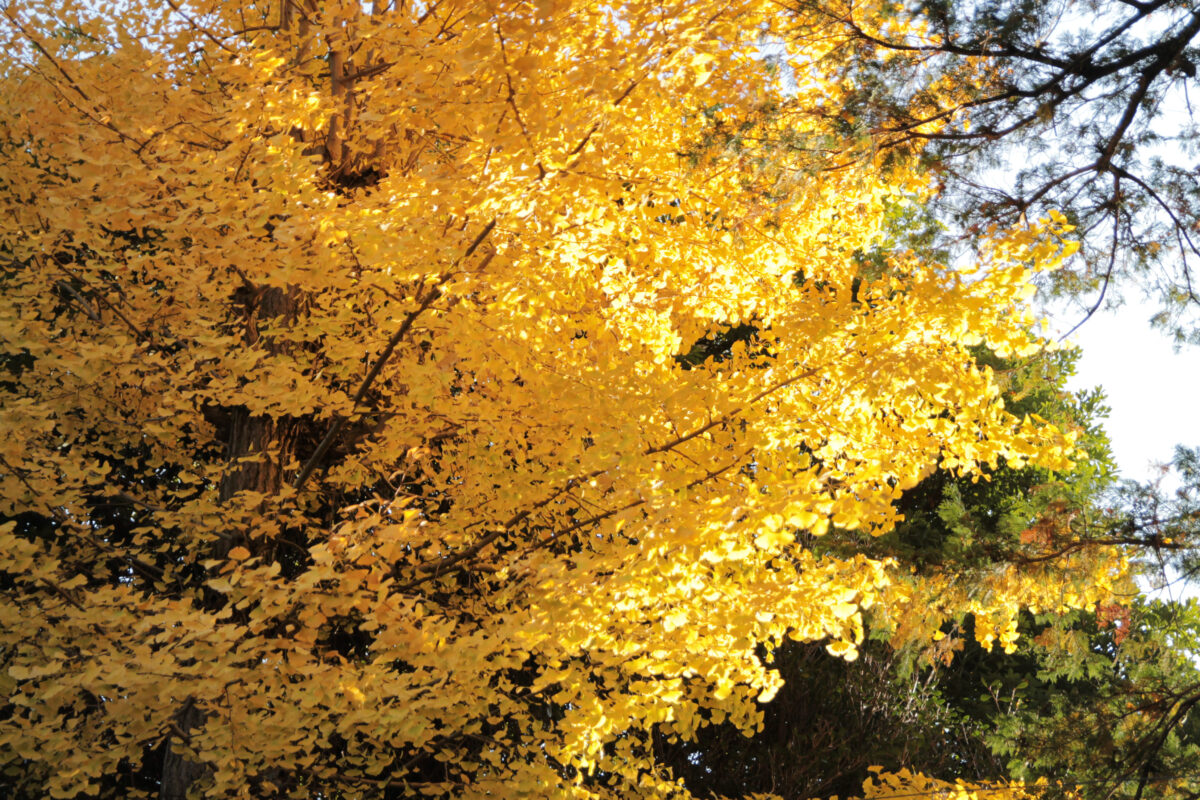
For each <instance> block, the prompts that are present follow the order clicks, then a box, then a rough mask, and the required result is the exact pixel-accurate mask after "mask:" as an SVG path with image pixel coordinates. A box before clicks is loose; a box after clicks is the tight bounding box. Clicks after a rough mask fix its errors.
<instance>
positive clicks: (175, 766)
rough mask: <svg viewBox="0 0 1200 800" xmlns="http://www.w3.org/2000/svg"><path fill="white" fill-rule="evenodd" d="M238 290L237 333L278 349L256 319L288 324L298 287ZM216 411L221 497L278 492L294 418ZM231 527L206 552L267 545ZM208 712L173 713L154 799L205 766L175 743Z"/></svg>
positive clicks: (182, 796)
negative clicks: (222, 465)
mask: <svg viewBox="0 0 1200 800" xmlns="http://www.w3.org/2000/svg"><path fill="white" fill-rule="evenodd" d="M239 294H240V295H241V297H240V298H238V299H240V300H241V301H242V303H243V304H244V307H245V312H246V313H245V328H244V333H243V337H242V339H243V341H244V342H245V344H246V346H247V347H261V348H263V349H265V350H267V351H268V352H269V353H271V354H272V355H280V354H283V353H284V352H285V351H284V348H283V347H281V346H279V345H278V344H277V343H275V342H273V341H271V340H269V339H264V338H263V337H261V336H260V334H259V331H258V323H259V321H261V320H267V319H270V320H272V321H273V322H276V323H278V322H280V321H283V322H285V324H287V325H288V326H290V325H291V324H293V323H294V322H295V321H296V317H297V315H298V313H299V310H300V302H299V297H300V294H299V292H298V291H297V290H296V289H294V288H292V287H288V288H286V289H283V288H275V287H272V288H266V289H249V288H247V289H245V290H242V291H241V292H239ZM220 416H221V417H222V418H223V420H224V425H223V428H224V430H223V431H222V434H223V438H224V440H225V459H226V462H227V463H228V464H229V469H228V471H227V472H226V473H225V476H224V478H222V480H221V485H220V487H219V489H218V497H219V498H220V501H221V502H222V503H228V502H229V501H230V500H232V499H233V498H234V497H235V496H236V495H237V494H238V492H243V491H252V492H259V493H261V494H262V495H264V496H265V497H271V496H274V495H277V494H279V491H280V490H281V489H282V488H283V485H284V482H285V480H286V478H287V476H286V475H285V472H284V466H285V465H286V464H288V463H291V462H292V461H294V460H295V457H296V444H297V437H298V433H299V430H300V425H299V422H298V420H296V419H293V418H290V417H279V418H276V417H268V416H261V415H255V414H251V413H249V411H247V410H246V409H245V408H243V407H238V408H228V409H224V410H223V412H222V413H221V414H220ZM247 456H256V458H254V459H253V460H247V461H244V462H243V461H242V459H244V458H246V457H247ZM230 533H231V534H233V535H231V536H228V537H225V538H224V539H221V540H218V541H216V542H214V543H213V545H212V549H213V552H212V554H211V555H209V556H208V557H209V558H224V557H225V556H226V555H228V553H229V551H230V550H231V549H232V548H233V547H234V546H236V545H241V546H243V547H246V548H248V549H250V550H251V552H254V551H255V549H256V547H257V548H259V549H263V548H266V547H270V545H271V542H267V541H264V540H262V539H255V538H254V537H252V536H251V535H250V531H230ZM256 555H260V553H256ZM208 604H209V605H211V603H208ZM214 610H216V609H214ZM207 717H208V714H207V713H206V712H205V711H204V709H203V708H201V707H200V705H199V704H198V703H197V701H196V700H195V698H192V697H189V698H188V699H187V700H186V701H185V702H184V703H183V705H182V706H181V707H180V709H179V710H178V711H177V712H176V713H175V716H174V718H173V720H172V723H173V725H172V730H171V732H170V734H169V735H168V736H167V741H166V745H165V747H166V752H165V753H164V755H163V764H162V782H161V784H160V786H159V800H186V798H187V794H188V790H189V789H190V788H191V787H192V785H193V784H194V783H195V782H196V781H197V780H200V779H201V778H203V777H204V775H205V773H206V772H207V771H208V769H209V767H208V765H206V764H203V763H200V762H196V761H192V760H189V759H188V758H187V757H186V756H185V755H184V754H183V753H182V752H180V749H179V748H178V744H177V743H178V742H180V740H182V741H184V742H187V741H189V740H190V738H191V736H192V734H193V733H194V732H195V731H197V730H199V729H200V728H202V727H203V725H204V723H205V720H206V719H207Z"/></svg>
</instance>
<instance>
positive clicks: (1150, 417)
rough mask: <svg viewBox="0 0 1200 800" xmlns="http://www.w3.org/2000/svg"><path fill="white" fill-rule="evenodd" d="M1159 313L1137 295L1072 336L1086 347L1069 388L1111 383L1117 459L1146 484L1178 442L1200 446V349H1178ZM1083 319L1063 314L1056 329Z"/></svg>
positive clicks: (1108, 425)
mask: <svg viewBox="0 0 1200 800" xmlns="http://www.w3.org/2000/svg"><path fill="white" fill-rule="evenodd" d="M1131 294H1132V292H1131ZM1155 310H1156V307H1155V306H1154V305H1153V304H1149V303H1143V302H1138V301H1136V300H1135V299H1134V298H1132V297H1130V298H1129V301H1128V302H1127V304H1126V305H1125V306H1123V307H1121V308H1119V309H1117V310H1116V311H1111V310H1106V311H1104V312H1097V313H1096V314H1095V315H1093V316H1092V318H1091V319H1089V320H1088V321H1087V322H1085V323H1084V324H1083V325H1082V326H1081V327H1080V329H1079V330H1078V331H1076V332H1075V334H1074V335H1073V336H1072V337H1071V338H1070V340H1068V341H1071V342H1073V343H1075V344H1078V345H1079V346H1080V347H1082V348H1083V356H1082V358H1081V359H1080V361H1079V366H1078V374H1077V375H1076V376H1075V377H1074V378H1073V379H1072V380H1071V381H1070V383H1069V384H1068V385H1069V387H1070V388H1071V389H1087V388H1091V387H1094V386H1103V387H1104V392H1105V394H1106V395H1107V397H1108V400H1107V403H1108V405H1109V406H1110V407H1111V408H1112V414H1111V415H1110V416H1109V418H1108V420H1107V421H1106V422H1105V425H1104V427H1105V429H1106V430H1107V431H1108V435H1109V437H1110V438H1111V439H1112V448H1113V456H1114V458H1115V460H1116V462H1117V465H1118V467H1119V469H1120V471H1121V477H1123V478H1128V479H1132V480H1139V481H1145V480H1150V479H1151V478H1153V477H1155V476H1156V475H1157V474H1158V473H1157V471H1156V470H1154V468H1153V466H1152V465H1153V464H1155V463H1163V462H1166V461H1169V460H1170V458H1171V454H1172V453H1173V452H1174V449H1175V445H1176V444H1182V445H1186V446H1189V447H1197V446H1200V347H1194V346H1193V347H1185V348H1183V349H1182V350H1180V351H1179V352H1178V353H1176V352H1175V351H1174V349H1173V345H1172V342H1171V340H1170V339H1169V338H1168V337H1167V335H1166V334H1164V333H1163V332H1162V331H1159V330H1155V329H1153V328H1151V327H1150V317H1151V316H1152V315H1153V314H1154V312H1155ZM1081 317H1082V312H1080V311H1074V312H1067V311H1064V312H1061V313H1058V314H1056V315H1055V316H1054V318H1052V319H1051V328H1052V329H1057V330H1059V331H1063V330H1069V329H1070V328H1071V326H1072V325H1074V324H1075V323H1076V322H1078V321H1079V319H1080V318H1081Z"/></svg>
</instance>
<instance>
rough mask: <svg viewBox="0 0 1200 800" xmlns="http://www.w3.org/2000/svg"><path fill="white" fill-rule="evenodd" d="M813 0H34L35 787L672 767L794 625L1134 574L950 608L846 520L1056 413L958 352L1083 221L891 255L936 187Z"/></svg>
mask: <svg viewBox="0 0 1200 800" xmlns="http://www.w3.org/2000/svg"><path fill="white" fill-rule="evenodd" d="M878 13H882V12H878ZM810 22H811V23H812V24H811V25H808V26H807V27H806V23H805V21H804V20H803V19H798V18H797V17H795V16H788V15H782V14H780V13H779V10H778V8H777V6H775V5H774V4H771V3H766V2H760V1H759V0H720V1H719V2H718V1H717V0H669V1H668V2H661V1H660V0H656V2H653V3H651V2H643V0H618V1H617V2H613V3H607V4H596V3H582V2H573V1H572V0H536V2H533V3H529V2H524V0H521V2H516V1H515V0H512V1H510V0H489V2H462V1H460V0H437V1H434V2H429V1H426V2H404V1H403V0H399V2H398V3H396V4H393V3H390V2H388V1H387V0H377V2H376V3H375V5H374V6H373V7H366V6H364V5H363V4H361V3H356V2H340V3H339V2H315V0H284V2H283V4H282V5H280V4H278V3H271V4H268V3H254V2H217V1H216V0H194V2H175V0H168V2H167V3H165V4H164V3H159V2H153V3H151V2H144V1H143V0H129V2H121V3H97V2H92V0H88V1H87V2H72V1H71V0H62V1H56V2H53V3H51V4H48V5H43V4H41V3H19V2H14V3H10V4H8V5H6V6H5V9H4V21H3V23H2V27H0V30H2V31H3V34H2V35H3V46H4V48H5V51H6V52H7V56H6V57H5V60H4V63H3V72H2V77H0V108H3V109H4V111H3V114H2V116H0V151H2V152H3V158H0V212H2V213H0V258H2V260H3V263H2V264H0V276H2V281H3V292H2V293H0V353H2V354H3V358H4V367H5V369H6V373H5V374H4V375H3V376H0V430H3V432H4V434H3V439H2V445H0V514H3V515H4V519H7V520H8V521H7V522H6V523H4V524H3V525H2V526H0V559H2V561H0V563H2V564H3V569H4V576H5V578H4V579H5V581H6V582H7V583H6V592H5V593H4V595H3V597H2V598H0V662H2V663H3V672H2V674H0V685H2V686H3V689H4V694H5V695H6V696H7V697H8V703H9V705H10V708H11V714H12V716H11V718H10V719H8V720H7V721H6V722H5V724H4V726H3V729H2V730H0V752H3V753H4V754H5V756H4V757H5V758H7V759H9V765H8V768H9V770H10V772H11V771H12V770H14V769H16V770H17V771H18V772H19V773H20V774H23V775H25V776H26V778H27V779H28V780H30V781H42V782H44V784H45V785H46V786H47V787H48V791H49V793H50V794H51V796H54V797H72V796H80V795H86V794H89V793H90V794H95V793H97V792H102V791H108V790H106V789H104V787H106V786H112V785H117V784H114V783H113V782H114V781H116V782H117V783H118V784H119V781H120V775H122V774H125V772H127V771H128V768H129V765H136V764H139V763H141V761H142V759H143V758H144V756H145V753H146V752H147V748H155V747H159V748H162V749H164V750H165V751H166V752H167V755H166V756H165V757H164V768H163V779H162V783H163V787H162V791H163V793H164V796H168V795H169V793H170V791H175V789H178V788H180V787H181V788H182V790H187V789H190V790H191V791H194V792H199V793H200V794H202V795H203V796H206V797H234V796H246V795H262V796H276V794H277V793H280V794H287V793H291V794H293V795H294V796H314V793H316V792H321V793H322V796H327V797H330V796H347V797H350V796H382V794H383V792H384V789H385V788H386V787H392V788H393V789H395V790H398V791H401V792H407V791H413V792H415V791H417V790H420V791H422V792H423V793H425V794H427V795H431V796H440V795H446V796H451V795H453V796H456V797H485V796H492V797H495V796H501V797H505V796H514V795H517V794H521V795H531V796H547V797H549V796H553V797H565V796H578V797H617V796H637V797H655V796H670V795H676V794H680V793H681V792H682V788H681V787H679V786H677V785H676V784H674V783H673V782H672V781H671V780H670V777H669V775H666V774H664V773H663V771H662V770H661V769H660V768H659V767H658V766H656V763H655V758H654V746H653V740H654V737H656V736H667V737H687V736H689V735H690V734H691V733H692V732H694V731H695V730H696V729H697V726H700V725H705V724H710V723H711V722H715V721H721V720H732V721H734V722H736V723H737V724H739V725H743V726H745V727H747V728H752V727H753V726H754V725H755V724H756V720H757V712H756V710H755V701H756V699H757V698H764V699H765V698H768V697H769V696H770V695H771V694H772V693H773V692H774V691H775V690H776V689H777V684H778V678H777V676H776V675H775V673H773V671H772V670H771V668H770V664H769V663H764V659H763V658H761V656H762V654H763V653H769V652H770V651H771V648H772V647H773V646H774V645H775V644H777V643H779V642H781V641H782V640H783V639H784V638H785V637H793V638H796V639H803V640H810V641H818V640H828V642H829V645H828V646H829V650H830V651H831V652H833V653H835V654H839V655H843V656H845V657H848V658H849V657H853V656H854V653H855V646H856V643H857V642H859V641H860V640H861V637H862V635H863V623H862V611H863V609H866V608H870V607H872V606H875V607H876V608H877V609H879V611H880V614H881V618H884V619H888V620H891V624H893V625H894V627H895V629H896V631H897V636H901V637H906V638H916V639H920V638H926V639H928V638H929V637H931V636H932V635H933V634H934V633H935V631H936V630H937V628H938V627H939V625H941V624H942V622H944V621H945V619H946V618H947V615H951V614H954V613H962V612H964V611H971V612H973V613H975V614H977V615H978V616H979V618H981V619H986V620H990V622H988V623H987V624H981V625H979V630H980V636H981V637H986V638H985V641H988V642H990V641H991V640H992V638H998V639H999V640H1000V641H1001V642H1002V643H1003V644H1005V645H1010V644H1011V641H1012V639H1013V637H1014V636H1015V627H1014V619H1015V614H1016V612H1017V610H1018V609H1019V608H1020V607H1022V606H1027V605H1036V606H1038V607H1041V608H1043V609H1045V608H1059V607H1065V606H1084V605H1087V604H1089V603H1092V602H1094V601H1096V600H1097V599H1099V598H1102V597H1104V596H1105V595H1106V592H1107V586H1108V585H1109V582H1110V581H1111V580H1112V579H1114V578H1115V576H1116V575H1117V573H1118V571H1119V564H1116V563H1113V562H1111V561H1107V560H1103V559H1101V558H1099V557H1097V556H1086V555H1078V556H1077V557H1076V558H1077V561H1076V562H1075V563H1074V567H1076V569H1075V570H1074V571H1073V572H1071V571H1064V570H1062V569H1061V565H1059V567H1060V568H1059V569H1058V570H1056V571H1049V570H1047V571H1046V572H1045V573H1036V574H1035V573H1033V572H1032V571H1029V570H1027V571H1025V572H1024V573H1018V572H1017V571H1015V570H1009V571H1007V572H1002V573H997V576H996V579H995V581H994V584H991V585H988V586H986V587H982V588H981V589H980V590H979V591H970V592H967V591H964V590H962V589H961V588H959V587H955V586H954V585H953V582H952V581H951V580H949V579H948V580H947V581H945V582H943V583H938V581H937V580H930V579H922V580H921V581H917V580H915V579H914V578H913V577H912V576H911V575H910V574H909V572H908V570H907V567H906V566H905V565H903V564H896V563H892V562H885V561H873V560H870V559H867V558H865V557H862V556H859V557H856V558H851V559H838V558H833V557H830V556H820V555H818V554H817V553H816V552H814V550H813V547H812V543H813V542H814V541H815V539H814V537H820V536H837V535H838V532H839V531H846V530H869V531H873V532H882V531H886V530H887V529H888V528H889V527H890V526H891V525H893V524H894V522H895V517H896V515H895V511H894V510H893V507H892V504H893V501H894V500H895V499H896V498H897V497H898V495H899V493H900V492H901V491H903V490H904V489H905V488H907V487H911V486H913V485H914V484H915V483H916V482H917V481H919V480H920V479H921V478H922V477H923V476H925V475H928V474H929V473H930V472H931V471H932V470H933V469H934V468H935V467H937V466H939V465H940V466H942V467H946V468H954V469H958V470H962V471H965V472H973V471H977V470H978V469H979V468H980V467H981V466H984V465H989V464H991V465H995V464H996V463H997V461H998V460H999V459H1001V458H1004V459H1008V460H1009V461H1011V462H1015V463H1020V462H1021V461H1024V460H1032V461H1036V462H1038V463H1041V464H1044V465H1047V466H1050V467H1056V468H1057V467H1065V466H1067V465H1068V459H1069V457H1070V455H1071V441H1072V437H1071V435H1070V434H1069V433H1067V432H1061V431H1058V430H1055V429H1054V428H1053V427H1051V426H1049V425H1046V424H1042V423H1041V422H1040V421H1038V420H1031V419H1024V420H1021V419H1015V418H1013V417H1011V416H1010V415H1009V414H1007V413H1006V412H1005V410H1004V408H1003V405H1002V403H1001V402H1000V401H999V399H998V392H997V389H996V387H995V384H994V380H993V376H992V375H991V374H990V372H989V371H988V370H986V369H982V368H980V367H979V366H977V364H976V362H975V360H974V359H973V358H972V356H971V353H970V351H969V348H970V347H971V346H974V345H976V344H979V343H986V344H987V345H988V346H989V347H991V348H993V349H994V350H996V351H999V352H1002V353H1005V352H1008V353H1023V352H1029V351H1030V350H1031V349H1033V348H1035V347H1036V346H1037V343H1036V342H1035V341H1034V340H1033V339H1032V337H1031V336H1030V334H1029V333H1028V328H1029V320H1028V318H1027V315H1026V314H1025V312H1024V311H1023V310H1022V305H1021V303H1022V301H1023V299H1024V298H1026V297H1027V296H1028V293H1029V291H1030V288H1029V279H1030V275H1031V271H1032V270H1033V269H1038V268H1044V267H1048V266H1052V265H1053V263H1054V262H1055V260H1056V259H1058V258H1060V257H1061V256H1062V255H1063V254H1064V252H1066V250H1067V246H1066V245H1064V244H1063V242H1062V239H1061V236H1062V235H1063V234H1064V233H1065V228H1064V226H1063V225H1062V224H1060V223H1059V222H1055V221H1051V220H1047V221H1045V222H1044V223H1042V224H1041V225H1038V226H1034V227H1032V228H1030V229H1023V230H1020V231H1011V232H999V233H997V235H996V236H995V237H994V246H993V247H992V249H991V250H990V252H988V253H985V254H983V255H982V256H981V262H980V264H979V265H978V268H977V270H976V271H974V272H967V271H965V270H962V269H958V268H955V267H953V266H951V265H944V264H937V263H931V262H929V261H928V260H925V259H923V258H922V257H921V255H920V254H917V253H912V252H908V251H904V250H902V249H898V248H888V247H885V242H886V237H887V233H888V225H889V222H888V219H889V216H888V215H889V210H893V209H895V208H897V207H901V206H903V205H904V204H905V203H911V202H919V201H920V197H921V195H922V193H923V192H924V191H925V182H924V180H923V178H922V176H921V175H920V174H918V173H917V172H915V171H913V170H912V169H911V168H910V167H907V166H905V165H904V163H903V162H902V161H897V160H895V159H893V160H892V161H891V162H890V163H888V164H887V165H885V164H884V163H883V160H882V158H879V157H875V156H873V155H872V153H871V149H870V142H868V141H855V140H853V139H849V138H847V137H846V135H845V134H842V133H839V132H838V130H837V128H836V127H835V126H834V125H832V124H831V123H830V122H829V118H830V115H829V114H827V113H825V110H826V109H830V108H833V107H835V106H836V104H837V103H838V102H839V94H840V88H839V86H838V85H837V84H836V82H833V81H832V80H831V79H830V76H831V75H833V74H834V72H833V71H832V70H831V69H830V67H829V65H830V64H831V63H833V62H835V61H836V59H838V58H839V57H842V56H841V54H840V51H839V50H838V48H837V46H836V42H834V41H832V40H826V39H824V38H823V37H822V36H821V35H820V29H819V26H818V25H817V21H816V20H812V21H810ZM797 30H801V31H802V32H803V34H804V35H798V34H796V33H795V32H796V31H797ZM776 38H778V40H779V41H783V42H785V44H783V45H781V46H780V48H779V49H780V52H781V53H782V54H781V55H779V56H777V57H773V58H770V59H768V58H763V57H762V55H761V49H762V44H763V42H766V41H774V40H775V39H776ZM863 253H877V254H879V255H880V257H881V258H882V259H883V260H884V263H885V268H884V269H882V270H877V271H876V272H875V273H873V274H867V273H866V272H864V270H863V268H862V258H861V254H863ZM852 286H853V287H855V288H854V290H853V291H852ZM739 324H750V325H753V326H755V327H756V328H757V330H758V334H757V336H756V337H755V338H753V339H752V341H751V342H750V344H749V345H748V346H747V345H745V344H741V345H737V346H735V347H734V348H733V349H732V351H731V352H729V353H727V354H721V356H720V357H718V358H710V359H708V360H705V361H704V362H703V363H700V364H691V363H685V359H684V358H683V356H684V355H686V354H687V353H688V352H689V351H690V350H691V348H692V347H693V345H694V344H695V343H696V342H698V341H701V340H705V339H706V337H708V338H709V339H711V338H712V337H714V336H717V335H719V334H720V333H721V332H722V331H724V330H727V329H728V328H729V327H730V326H735V325H739ZM1089 559H1090V560H1089ZM181 776H182V777H181ZM170 787H175V788H170ZM113 791H116V790H113ZM132 791H133V789H132V788H131V787H128V786H125V787H124V788H122V789H120V793H121V796H126V795H128V794H129V793H132Z"/></svg>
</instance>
